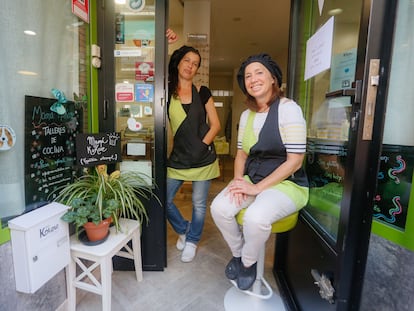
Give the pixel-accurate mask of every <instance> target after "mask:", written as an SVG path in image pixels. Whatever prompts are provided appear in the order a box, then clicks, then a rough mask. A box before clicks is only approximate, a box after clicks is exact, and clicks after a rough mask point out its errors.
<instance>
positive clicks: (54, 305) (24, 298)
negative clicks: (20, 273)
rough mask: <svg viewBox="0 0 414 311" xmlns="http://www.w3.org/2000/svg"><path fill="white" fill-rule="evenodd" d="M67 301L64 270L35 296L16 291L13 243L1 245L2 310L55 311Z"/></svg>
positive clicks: (0, 303)
mask: <svg viewBox="0 0 414 311" xmlns="http://www.w3.org/2000/svg"><path fill="white" fill-rule="evenodd" d="M65 300H66V277H65V272H64V270H62V271H61V272H59V273H58V274H57V275H56V276H54V277H53V278H52V279H51V280H50V281H49V282H47V283H46V284H45V285H43V286H42V287H41V288H40V289H39V290H37V291H36V292H35V293H34V294H25V293H20V292H18V291H16V283H15V279H14V268H13V255H12V249H11V243H10V242H8V243H5V244H3V245H0V310H2V311H23V310H25V311H26V310H30V311H55V310H56V309H58V308H59V306H60V305H61V304H62V303H63V302H64V301H65Z"/></svg>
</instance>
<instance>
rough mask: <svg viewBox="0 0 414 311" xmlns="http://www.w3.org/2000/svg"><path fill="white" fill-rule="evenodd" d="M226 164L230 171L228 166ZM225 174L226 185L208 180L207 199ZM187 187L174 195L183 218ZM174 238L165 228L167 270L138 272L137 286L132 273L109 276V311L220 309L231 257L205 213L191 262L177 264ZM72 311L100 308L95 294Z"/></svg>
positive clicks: (268, 269) (269, 261) (269, 260)
mask: <svg viewBox="0 0 414 311" xmlns="http://www.w3.org/2000/svg"><path fill="white" fill-rule="evenodd" d="M227 166H229V167H230V168H231V167H232V163H231V164H230V165H227ZM227 166H226V167H227ZM231 175H232V173H231V172H230V173H228V172H227V173H226V174H225V180H226V181H223V180H222V179H221V178H219V179H217V180H215V181H214V182H213V185H212V187H211V191H210V198H209V199H210V201H211V199H212V198H214V196H215V195H216V194H217V193H218V192H219V191H220V190H221V189H222V188H223V187H224V186H225V185H226V183H227V181H228V179H229V178H231V177H232V176H231ZM188 188H189V187H188V186H187V187H184V189H183V191H182V192H181V193H179V195H178V196H177V205H178V206H180V208H181V209H182V210H183V213H184V214H186V215H190V214H191V196H190V195H191V194H190V192H189V191H190V189H188ZM176 239H177V235H176V234H175V233H173V230H172V229H171V227H170V226H169V225H168V243H167V244H168V246H167V254H168V263H167V265H168V266H167V267H166V268H165V271H163V272H150V271H144V274H143V281H142V282H140V283H138V282H137V281H136V278H135V274H134V272H133V271H114V272H113V276H112V310H116V311H138V310H146V311H164V310H169V311H193V310H197V311H222V310H224V304H223V300H224V295H225V294H226V291H227V290H228V289H229V288H230V287H231V286H232V285H231V284H230V282H229V281H228V280H227V279H226V277H225V276H224V267H225V265H226V264H227V262H228V260H229V259H230V258H231V254H230V251H229V250H228V247H227V246H226V244H225V243H224V241H223V239H222V237H221V235H220V233H219V232H218V230H217V228H216V226H215V225H214V223H213V222H212V219H211V216H210V212H209V210H208V213H207V215H206V223H205V228H204V232H203V237H202V240H201V241H200V244H199V247H198V249H197V256H196V258H195V259H194V261H193V262H191V263H182V262H181V260H180V256H181V252H179V251H178V250H177V249H176V248H175V243H176ZM274 240H275V237H274V236H273V237H271V238H270V239H269V241H268V243H267V252H266V263H265V277H266V279H267V281H268V282H269V283H270V285H271V286H272V288H273V289H276V282H275V279H274V276H273V273H272V265H273V252H274ZM79 291H80V290H78V292H79ZM276 291H277V290H276ZM79 294H81V293H78V295H79ZM77 310H79V311H95V310H101V299H100V296H98V295H95V294H92V293H87V294H86V295H83V297H79V302H78V305H77ZM283 310H284V309H282V310H281V311H283ZM250 311H253V310H250Z"/></svg>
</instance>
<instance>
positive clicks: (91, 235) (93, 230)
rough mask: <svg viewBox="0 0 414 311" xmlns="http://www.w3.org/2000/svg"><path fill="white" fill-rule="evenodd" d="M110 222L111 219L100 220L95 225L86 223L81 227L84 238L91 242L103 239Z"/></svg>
mask: <svg viewBox="0 0 414 311" xmlns="http://www.w3.org/2000/svg"><path fill="white" fill-rule="evenodd" d="M111 222H112V218H111V217H109V218H107V219H104V220H102V221H101V222H100V223H99V224H97V225H95V224H94V223H93V222H87V223H86V224H84V225H83V227H84V228H85V231H86V236H87V237H88V240H89V241H91V242H95V241H99V240H102V239H104V238H105V237H106V236H107V235H108V231H109V225H110V224H111Z"/></svg>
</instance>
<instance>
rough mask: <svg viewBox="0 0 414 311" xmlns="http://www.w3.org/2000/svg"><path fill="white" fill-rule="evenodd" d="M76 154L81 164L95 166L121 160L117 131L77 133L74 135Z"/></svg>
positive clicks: (119, 139)
mask: <svg viewBox="0 0 414 311" xmlns="http://www.w3.org/2000/svg"><path fill="white" fill-rule="evenodd" d="M76 156H77V158H78V163H79V164H80V165H81V166H95V165H98V164H110V163H115V162H120V161H121V135H120V134H119V133H115V132H114V133H99V134H79V135H78V136H77V137H76Z"/></svg>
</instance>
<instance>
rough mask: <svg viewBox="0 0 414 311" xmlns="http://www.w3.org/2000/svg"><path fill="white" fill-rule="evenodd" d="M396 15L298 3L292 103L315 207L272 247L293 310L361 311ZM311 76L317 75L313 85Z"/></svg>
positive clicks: (386, 9)
mask: <svg viewBox="0 0 414 311" xmlns="http://www.w3.org/2000/svg"><path fill="white" fill-rule="evenodd" d="M394 5H395V4H392V3H390V2H386V1H375V2H371V1H365V0H350V1H340V2H338V1H335V0H327V1H316V0H315V1H293V3H292V13H293V14H292V16H293V18H292V21H291V28H292V29H291V31H292V36H291V38H292V39H291V43H290V49H291V51H294V53H292V55H293V57H294V59H291V60H290V64H289V81H288V91H289V94H288V97H291V98H294V99H295V100H296V101H297V102H298V103H299V104H301V105H303V107H304V109H303V110H304V111H305V115H306V120H307V125H308V139H307V140H308V146H307V158H306V161H305V164H304V165H305V169H306V171H307V174H308V178H309V181H310V197H309V202H308V204H307V206H306V207H305V208H304V209H303V210H302V211H301V213H300V221H299V222H298V224H297V226H296V227H295V228H294V229H293V230H292V231H291V232H289V234H288V235H287V237H286V236H285V235H282V236H280V237H278V239H277V243H276V245H277V249H276V254H275V266H274V273H275V275H276V277H277V280H278V282H279V285H280V287H281V288H282V292H283V294H284V296H285V297H286V300H287V303H288V304H289V306H290V307H291V309H294V310H296V309H299V310H312V311H313V310H353V309H355V310H357V309H358V306H359V301H360V295H361V291H362V284H363V275H364V269H365V263H366V255H367V251H368V243H369V236H370V230H371V221H372V208H373V198H374V192H375V186H376V180H377V176H376V173H377V171H378V163H379V160H378V159H379V157H380V146H381V138H380V131H378V129H377V130H376V131H374V125H375V124H376V122H377V123H378V121H379V122H380V120H381V119H382V118H383V114H382V113H381V111H382V108H383V105H378V106H377V107H376V106H375V104H376V94H377V92H379V89H378V81H379V79H380V75H381V74H383V71H381V70H380V66H381V61H382V60H381V53H382V49H383V47H382V46H381V41H380V40H381V38H382V37H383V36H384V33H385V32H386V30H387V29H388V28H389V27H388V25H387V23H389V21H392V20H393V17H392V16H391V14H392V12H393V7H394ZM327 26H329V27H331V28H329V31H325V28H326V27H327ZM321 33H323V35H321ZM315 38H317V40H316V41H314V40H315ZM330 38H332V40H331V41H329V40H328V39H330ZM328 42H331V44H328ZM311 43H312V44H313V45H311ZM323 46H325V47H323ZM321 47H322V48H321ZM308 48H309V49H310V50H311V51H312V52H313V54H312V55H311V57H312V58H313V59H312V60H311V61H309V59H307V57H308V54H306V51H307V49H308ZM324 58H327V59H329V62H328V67H323V66H321V64H323V63H324V61H325V59H324ZM312 66H314V67H316V68H319V69H320V70H316V71H315V72H314V74H313V75H310V76H309V75H308V74H307V70H310V69H312V70H314V68H313V67H312ZM309 67H311V68H309Z"/></svg>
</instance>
